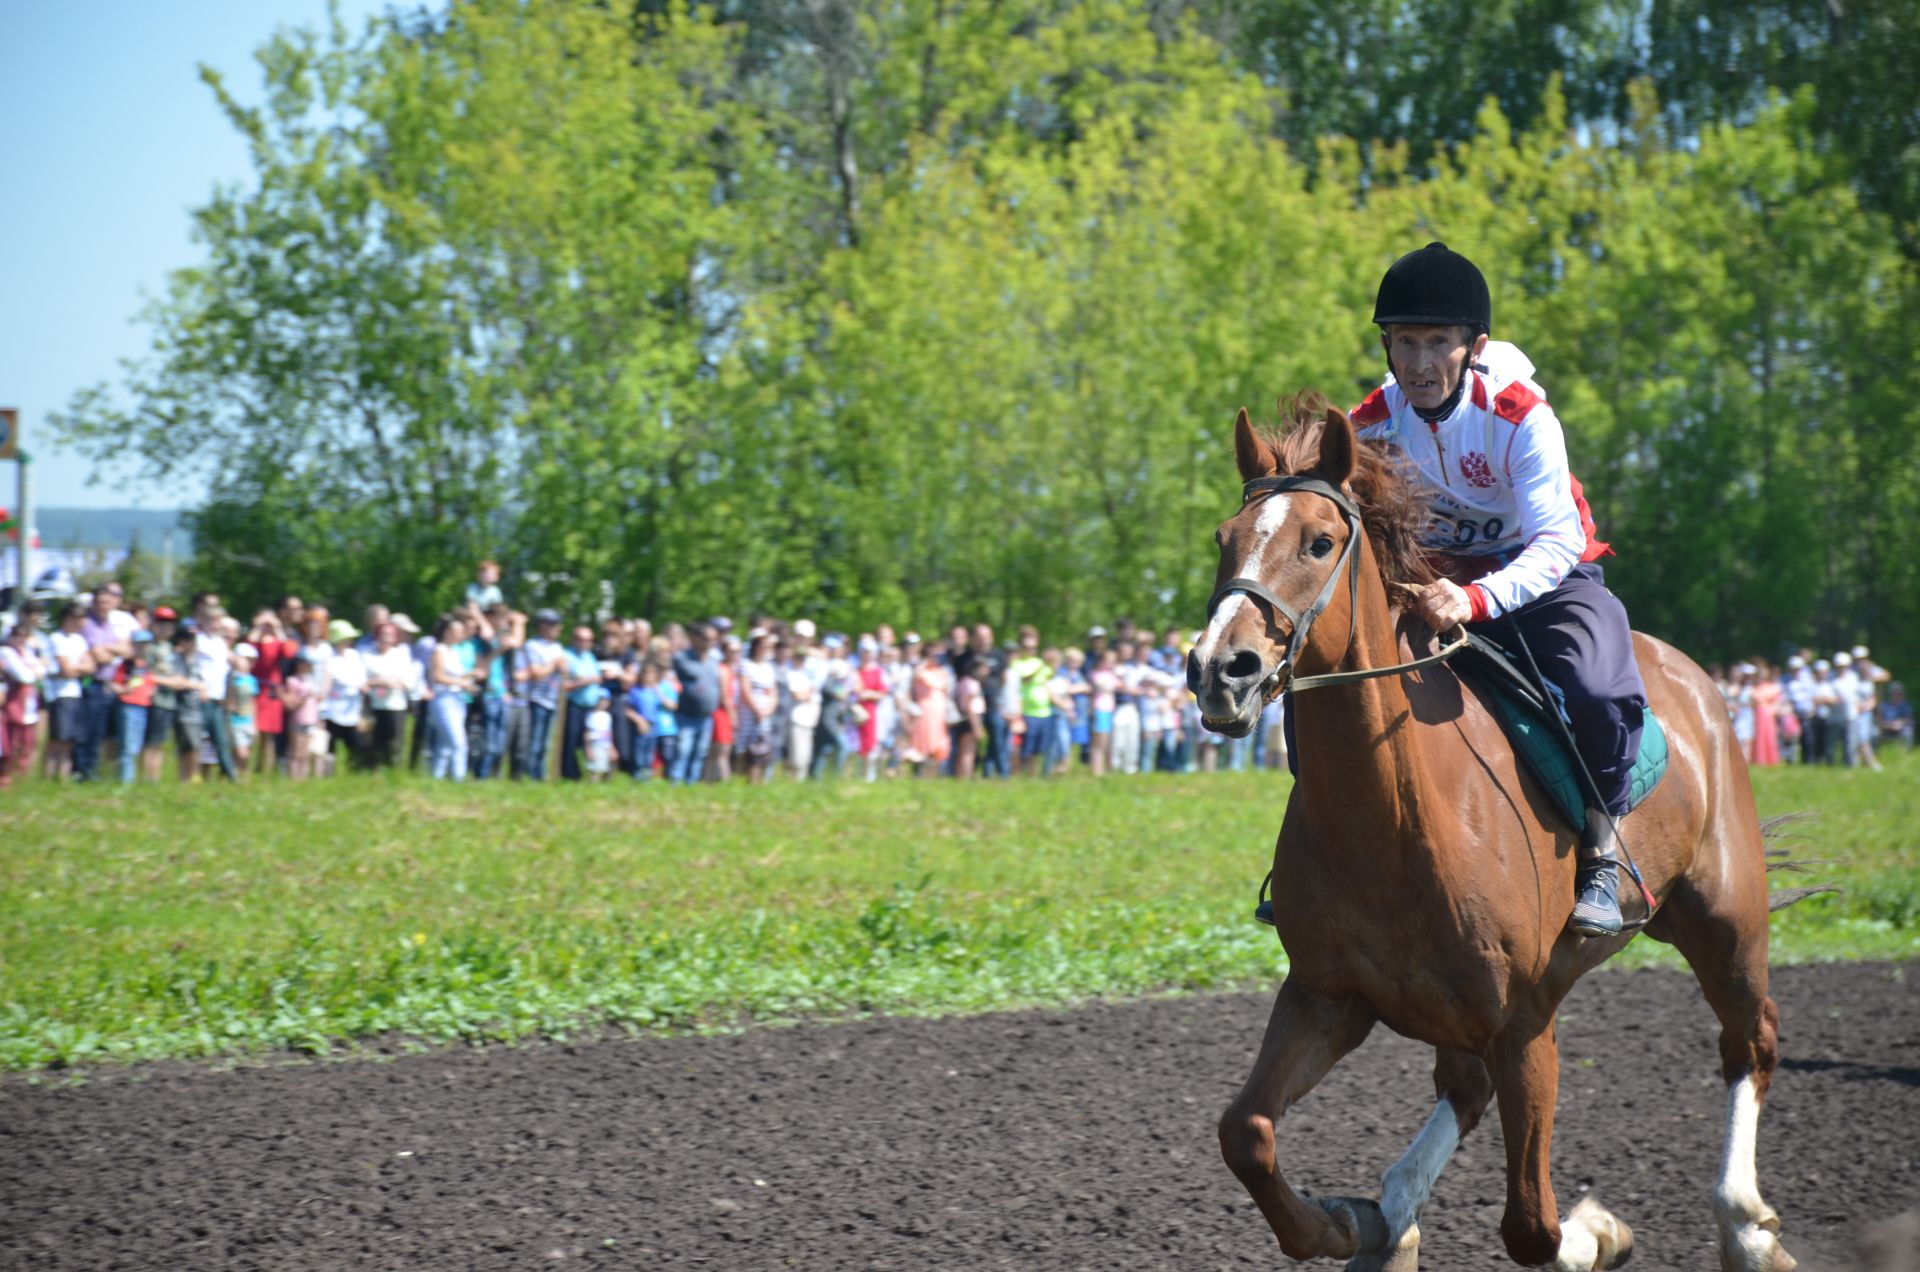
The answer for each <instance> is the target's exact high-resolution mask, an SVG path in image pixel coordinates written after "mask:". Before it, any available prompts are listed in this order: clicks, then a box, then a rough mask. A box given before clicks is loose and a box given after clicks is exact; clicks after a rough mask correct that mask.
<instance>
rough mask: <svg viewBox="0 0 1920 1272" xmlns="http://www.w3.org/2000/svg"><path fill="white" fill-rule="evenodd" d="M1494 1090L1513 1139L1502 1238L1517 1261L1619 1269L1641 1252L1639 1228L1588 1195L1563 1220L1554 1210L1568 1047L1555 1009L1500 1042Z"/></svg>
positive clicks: (1565, 1268)
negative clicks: (1560, 1038)
mask: <svg viewBox="0 0 1920 1272" xmlns="http://www.w3.org/2000/svg"><path fill="white" fill-rule="evenodd" d="M1490 1067H1491V1069H1492V1070H1493V1082H1494V1088H1495V1090H1496V1092H1497V1093H1498V1096H1499V1100H1500V1129H1501V1132H1502V1133H1503V1134H1504V1135H1505V1136H1506V1142H1507V1212H1506V1214H1505V1215H1504V1216H1502V1218H1501V1220H1500V1236H1501V1237H1502V1238H1503V1239H1504V1240H1505V1241H1506V1243H1507V1253H1508V1254H1509V1255H1511V1256H1512V1258H1513V1261H1514V1262H1515V1263H1519V1264H1523V1265H1525V1266H1527V1267H1540V1266H1542V1265H1547V1266H1551V1267H1552V1268H1553V1269H1554V1272H1599V1269H1602V1268H1616V1267H1619V1266H1620V1265H1621V1264H1622V1263H1625V1262H1626V1261H1627V1259H1628V1257H1629V1256H1630V1255H1631V1254H1632V1253H1633V1233H1632V1231H1631V1230H1630V1229H1628V1227H1627V1225H1626V1224H1624V1223H1621V1222H1620V1221H1619V1220H1618V1219H1616V1218H1614V1217H1613V1215H1611V1214H1609V1213H1608V1212H1607V1211H1606V1209H1605V1208H1603V1207H1602V1206H1601V1205H1600V1204H1599V1203H1598V1202H1597V1201H1594V1200H1593V1199H1592V1198H1590V1197H1589V1198H1587V1199H1584V1200H1582V1201H1581V1203H1580V1204H1579V1205H1578V1206H1575V1207H1574V1210H1573V1213H1572V1214H1570V1215H1568V1216H1567V1221H1566V1223H1565V1224H1561V1223H1560V1222H1559V1221H1558V1220H1557V1219H1556V1218H1555V1217H1554V1216H1555V1215H1556V1214H1557V1213H1558V1212H1557V1211H1556V1210H1555V1209H1554V1200H1553V1181H1552V1180H1551V1179H1550V1178H1549V1177H1548V1171H1549V1167H1550V1165H1551V1158H1552V1153H1553V1110H1554V1102H1555V1100H1556V1099H1557V1098H1558V1096H1559V1092H1560V1047H1559V1044H1558V1042H1556V1041H1555V1039H1554V1033H1553V1011H1552V1008H1548V1009H1546V1010H1545V1012H1544V1013H1543V1019H1541V1020H1539V1021H1538V1022H1526V1021H1524V1020H1516V1021H1515V1022H1514V1023H1513V1024H1511V1025H1509V1026H1508V1029H1507V1032H1506V1033H1504V1034H1502V1035H1501V1036H1500V1038H1499V1039H1498V1040H1497V1041H1496V1042H1495V1043H1494V1046H1493V1063H1492V1065H1491V1066H1490Z"/></svg>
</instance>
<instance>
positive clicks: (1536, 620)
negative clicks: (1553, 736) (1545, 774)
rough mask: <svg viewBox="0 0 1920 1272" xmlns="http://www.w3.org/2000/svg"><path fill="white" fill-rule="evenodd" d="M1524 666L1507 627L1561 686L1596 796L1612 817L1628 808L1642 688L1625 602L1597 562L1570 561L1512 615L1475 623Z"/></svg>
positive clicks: (1644, 690)
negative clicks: (1555, 582)
mask: <svg viewBox="0 0 1920 1272" xmlns="http://www.w3.org/2000/svg"><path fill="white" fill-rule="evenodd" d="M1476 626H1479V627H1482V628H1484V629H1485V630H1486V633H1487V635H1488V636H1489V637H1491V638H1492V639H1494V640H1496V641H1499V642H1500V644H1502V645H1503V646H1506V647H1507V649H1508V650H1509V651H1510V652H1511V653H1513V655H1514V656H1515V657H1516V658H1518V659H1519V660H1520V663H1521V665H1522V666H1523V667H1524V666H1525V664H1526V655H1525V654H1523V653H1521V652H1520V651H1519V649H1518V648H1517V645H1518V643H1519V642H1517V641H1515V640H1514V639H1513V635H1512V629H1513V628H1514V627H1518V628H1519V629H1520V632H1521V634H1522V635H1524V636H1525V637H1526V643H1527V648H1528V649H1530V650H1532V651H1533V657H1534V661H1536V662H1538V663H1539V664H1540V672H1541V674H1542V675H1544V676H1545V677H1546V678H1547V679H1548V680H1550V681H1552V682H1553V684H1554V686H1555V687H1556V688H1558V689H1559V690H1560V694H1561V698H1562V701H1563V703H1564V704H1565V706H1566V709H1567V722H1568V723H1569V724H1570V725H1571V726H1572V728H1573V740H1574V744H1575V745H1576V746H1578V747H1579V748H1580V758H1581V759H1583V760H1585V761H1586V764H1587V771H1588V772H1589V773H1591V774H1593V784H1594V785H1595V786H1596V787H1598V788H1599V794H1600V801H1601V803H1602V805H1603V806H1604V807H1605V808H1606V810H1607V811H1608V812H1609V813H1612V814H1613V815H1614V816H1615V817H1624V816H1625V815H1626V812H1627V791H1628V787H1629V785H1630V784H1631V783H1630V779H1631V778H1632V776H1633V762H1634V761H1635V760H1637V759H1639V758H1640V730H1641V726H1642V724H1643V723H1644V721H1645V718H1646V711H1647V686H1646V683H1645V682H1644V681H1642V680H1641V679H1640V666H1639V664H1638V663H1637V662H1635V661H1634V657H1633V631H1632V629H1631V628H1630V627H1629V626H1628V625H1627V607H1626V606H1624V605H1622V604H1621V603H1620V599H1619V598H1618V597H1616V596H1615V595H1614V594H1613V593H1612V592H1609V591H1608V590H1607V580H1606V575H1605V574H1604V573H1603V572H1602V571H1601V569H1600V567H1599V566H1598V565H1597V564H1594V563H1592V562H1587V563H1585V564H1582V565H1576V566H1575V567H1574V568H1573V571H1572V573H1570V574H1568V575H1567V577H1566V578H1564V579H1562V580H1561V582H1560V586H1559V587H1556V588H1554V589H1553V591H1551V592H1548V593H1547V594H1546V595H1545V596H1542V597H1539V598H1537V599H1535V600H1533V601H1531V602H1529V603H1528V604H1526V605H1522V606H1521V607H1520V608H1519V609H1517V610H1514V611H1513V612H1512V613H1511V614H1507V615H1503V616H1501V617H1500V618H1496V619H1492V620H1490V621H1488V622H1486V623H1483V624H1476Z"/></svg>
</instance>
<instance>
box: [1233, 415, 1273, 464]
mask: <svg viewBox="0 0 1920 1272" xmlns="http://www.w3.org/2000/svg"><path fill="white" fill-rule="evenodd" d="M1233 458H1234V460H1235V461H1236V462H1237V463H1238V464H1239V465H1240V480H1241V481H1252V480H1253V479H1254V478H1256V477H1271V476H1273V475H1274V474H1275V473H1276V472H1278V471H1279V470H1280V465H1279V462H1278V461H1276V460H1275V459H1274V457H1273V448H1272V447H1271V446H1268V445H1267V444H1266V443H1265V442H1263V441H1261V440H1260V435H1259V434H1258V433H1256V432H1254V431H1253V418H1252V417H1251V416H1249V415H1248V414H1247V408H1246V407H1244V406H1243V407H1241V408H1240V414H1239V415H1237V416H1235V417H1234V420H1233Z"/></svg>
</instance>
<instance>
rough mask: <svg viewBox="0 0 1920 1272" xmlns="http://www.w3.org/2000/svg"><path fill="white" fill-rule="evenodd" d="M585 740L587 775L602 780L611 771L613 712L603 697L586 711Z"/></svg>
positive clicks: (604, 779)
mask: <svg viewBox="0 0 1920 1272" xmlns="http://www.w3.org/2000/svg"><path fill="white" fill-rule="evenodd" d="M586 742H587V776H589V777H590V778H592V779H593V780H594V781H596V782H604V781H606V780H607V774H608V773H611V772H612V771H613V713H612V712H611V711H608V710H607V700H606V699H605V698H602V699H600V701H599V702H597V703H595V704H594V708H593V710H591V711H589V712H588V713H587V734H586Z"/></svg>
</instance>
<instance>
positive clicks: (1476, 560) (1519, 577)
mask: <svg viewBox="0 0 1920 1272" xmlns="http://www.w3.org/2000/svg"><path fill="white" fill-rule="evenodd" d="M1466 374H1467V377H1468V380H1467V385H1466V388H1465V390H1464V391H1463V392H1462V393H1461V394H1460V399H1459V401H1458V402H1457V403H1455V404H1454V408H1453V410H1452V412H1451V413H1449V414H1448V415H1447V416H1446V417H1445V418H1444V419H1439V420H1435V421H1434V422H1432V423H1428V422H1427V421H1426V420H1423V419H1421V418H1420V416H1419V414H1418V413H1417V412H1415V411H1414V409H1413V406H1412V404H1410V403H1409V402H1408V401H1407V395H1406V394H1405V393H1404V392H1402V391H1401V389H1400V386H1399V385H1397V384H1395V383H1394V380H1393V377H1392V376H1391V375H1389V376H1388V377H1387V380H1386V383H1385V384H1382V385H1381V386H1380V387H1379V388H1377V389H1375V390H1374V391H1373V392H1372V393H1370V394H1368V395H1367V400H1366V401H1364V402H1362V403H1361V404H1360V405H1359V406H1357V407H1355V408H1354V409H1353V412H1352V420H1353V425H1354V428H1355V429H1356V430H1357V431H1358V432H1359V434H1360V436H1361V437H1362V438H1367V439H1372V440H1377V441H1385V442H1390V443H1392V444H1393V445H1394V446H1395V447H1397V448H1398V449H1399V450H1400V451H1401V452H1402V453H1403V454H1404V455H1405V456H1406V458H1407V460H1408V461H1409V462H1410V463H1411V464H1412V465H1413V466H1414V467H1415V468H1418V469H1419V471H1420V480H1421V484H1422V485H1423V486H1424V487H1425V488H1426V492H1427V497H1428V499H1429V501H1430V503H1431V505H1432V508H1433V523H1432V525H1430V526H1429V527H1428V529H1427V533H1426V534H1425V535H1424V536H1423V537H1422V540H1421V542H1422V545H1423V546H1424V547H1425V548H1426V549H1427V552H1428V554H1429V556H1430V557H1431V558H1432V560H1433V564H1434V566H1435V568H1436V569H1438V570H1439V571H1440V573H1442V574H1444V575H1446V576H1447V577H1448V578H1451V579H1453V581H1454V582H1456V583H1462V584H1465V585H1466V593H1467V599H1468V600H1469V601H1470V602H1471V603H1472V605H1473V620H1472V621H1474V622H1479V621H1481V620H1483V619H1487V618H1491V617H1493V616H1494V615H1496V614H1504V613H1506V612H1507V611H1509V610H1514V609H1518V608H1519V607H1520V606H1522V605H1525V604H1526V603H1527V602H1528V601H1531V600H1533V599H1535V598H1536V597H1540V596H1544V595H1546V594H1547V593H1548V592H1551V591H1552V590H1553V589H1554V588H1556V587H1558V586H1560V581H1561V580H1562V579H1564V578H1566V576H1567V573H1568V572H1569V571H1570V570H1572V569H1573V567H1574V566H1576V565H1578V564H1579V563H1580V562H1582V561H1594V560H1598V559H1599V558H1600V557H1603V556H1607V555H1609V554H1611V553H1612V551H1613V549H1612V548H1610V547H1608V546H1607V545H1606V544H1604V543H1602V542H1600V540H1599V539H1598V538H1597V537H1596V535H1595V531H1594V525H1593V513H1592V511H1591V510H1589V509H1588V507H1587V501H1586V497H1585V496H1584V495H1583V494H1582V493H1581V490H1580V482H1579V480H1578V479H1576V478H1575V477H1574V476H1573V474H1572V473H1571V472H1570V471H1568V468H1567V441H1566V436H1565V434H1563V433H1562V432H1561V431H1560V421H1559V419H1558V418H1557V417H1556V416H1555V415H1554V413H1553V408H1552V407H1551V406H1548V405H1547V395H1546V391H1545V390H1543V389H1542V388H1541V387H1540V386H1539V385H1538V384H1535V383H1534V382H1533V380H1532V379H1531V378H1530V377H1531V376H1532V375H1533V363H1532V362H1530V361H1529V360H1528V359H1527V355H1526V354H1524V353H1521V352H1520V351H1519V350H1518V349H1516V348H1514V347H1513V346H1512V345H1510V344H1507V343H1506V342H1504V341H1489V342H1488V344H1487V347H1486V350H1485V351H1484V352H1483V353H1482V355H1481V358H1480V361H1479V363H1478V364H1477V366H1475V367H1470V368H1468V370H1467V372H1466Z"/></svg>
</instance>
